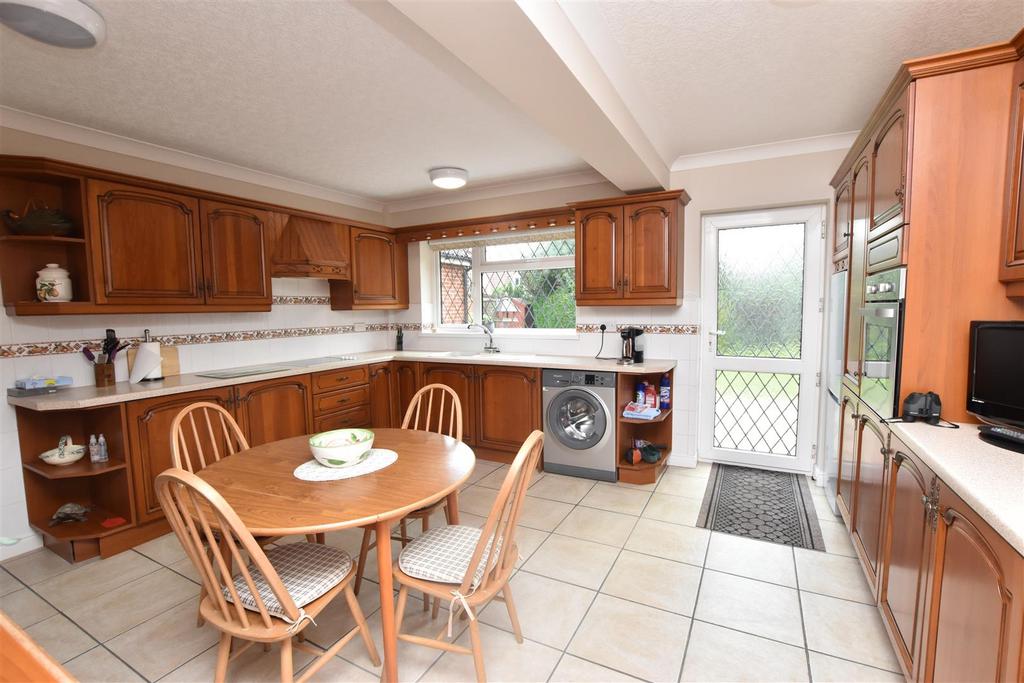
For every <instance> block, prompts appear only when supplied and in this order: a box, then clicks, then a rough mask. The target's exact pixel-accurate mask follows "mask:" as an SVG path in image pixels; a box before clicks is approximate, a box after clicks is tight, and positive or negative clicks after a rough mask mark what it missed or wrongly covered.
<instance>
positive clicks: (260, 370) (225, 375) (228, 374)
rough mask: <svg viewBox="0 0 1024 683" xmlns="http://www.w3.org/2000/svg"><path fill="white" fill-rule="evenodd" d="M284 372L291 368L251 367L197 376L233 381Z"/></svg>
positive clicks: (273, 366) (284, 366)
mask: <svg viewBox="0 0 1024 683" xmlns="http://www.w3.org/2000/svg"><path fill="white" fill-rule="evenodd" d="M282 370H291V367H290V366H287V365H250V366H248V367H244V368H228V369H226V370H210V371H208V372H197V373H196V375H198V376H199V377H211V378H213V379H233V378H235V377H248V376H249V375H263V374H266V373H268V372H281V371H282Z"/></svg>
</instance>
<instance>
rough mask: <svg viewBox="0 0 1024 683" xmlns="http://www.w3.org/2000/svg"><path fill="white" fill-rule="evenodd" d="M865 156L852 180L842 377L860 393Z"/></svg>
mask: <svg viewBox="0 0 1024 683" xmlns="http://www.w3.org/2000/svg"><path fill="white" fill-rule="evenodd" d="M868 170H869V164H868V160H867V157H863V158H861V159H860V160H859V161H858V162H857V163H856V164H855V165H854V170H853V176H852V180H851V183H852V184H851V189H850V196H851V214H850V216H851V221H850V228H851V232H850V277H849V289H848V290H847V295H846V296H847V305H846V350H845V355H844V358H845V373H844V380H845V381H846V382H847V384H849V385H851V386H852V387H854V388H855V390H857V391H858V392H859V389H860V375H861V367H862V363H861V346H862V344H863V339H864V329H863V328H864V314H863V313H862V312H861V309H862V308H864V259H865V254H866V252H867V237H868V236H867V231H868V222H869V220H870V209H869V202H868V175H869V173H868Z"/></svg>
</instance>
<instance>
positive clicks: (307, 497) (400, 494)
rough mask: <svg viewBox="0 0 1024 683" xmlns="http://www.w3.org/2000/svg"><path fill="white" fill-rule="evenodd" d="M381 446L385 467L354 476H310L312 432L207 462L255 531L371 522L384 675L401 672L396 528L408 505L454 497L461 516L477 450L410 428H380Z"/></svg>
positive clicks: (214, 480)
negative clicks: (299, 471)
mask: <svg viewBox="0 0 1024 683" xmlns="http://www.w3.org/2000/svg"><path fill="white" fill-rule="evenodd" d="M373 434H374V441H373V447H374V448H386V449H389V450H392V451H395V452H396V453H397V454H398V459H397V460H395V462H393V463H392V464H390V465H388V466H387V467H384V468H383V469H380V470H377V471H374V472H370V473H369V474H363V475H360V476H356V477H351V478H348V479H338V480H333V481H305V480H302V479H298V478H297V477H296V476H295V475H294V471H295V468H296V467H298V466H299V465H302V464H303V463H305V462H307V461H308V460H310V459H312V454H311V452H310V447H309V437H308V436H297V437H292V438H289V439H283V440H281V441H273V442H270V443H265V444H262V445H259V446H255V447H253V448H250V449H248V450H245V451H241V452H239V453H237V454H235V455H233V456H231V457H230V458H224V459H222V460H220V461H219V462H216V463H213V464H212V465H209V466H208V467H206V468H204V469H203V470H201V471H200V472H199V473H198V475H199V476H200V477H201V478H202V479H204V480H205V481H207V482H208V483H209V484H210V485H211V486H213V487H214V488H215V489H217V492H218V493H220V494H221V495H222V496H223V497H224V499H225V500H226V501H227V502H228V504H229V505H231V507H232V508H233V509H234V511H235V512H236V513H237V514H238V516H239V518H240V519H241V520H242V522H243V523H244V524H245V526H246V527H247V528H248V529H249V531H250V532H251V533H252V534H253V535H254V536H291V535H293V534H298V535H309V534H316V535H321V534H326V533H328V532H331V531H340V530H343V529H351V528H356V527H367V526H372V527H373V528H374V530H375V533H376V538H377V539H378V543H377V576H378V581H379V587H380V610H381V630H382V638H383V650H384V661H383V668H382V670H381V680H382V681H388V682H390V681H397V680H398V657H397V653H398V634H397V631H396V628H395V604H394V588H393V585H392V571H393V570H392V553H391V543H390V542H386V543H381V542H379V539H390V538H391V529H392V527H393V526H394V524H395V523H396V522H398V521H399V520H401V519H402V518H403V517H404V516H405V515H407V514H408V513H410V512H412V511H414V510H418V509H419V508H422V507H425V506H427V505H431V504H433V503H436V502H437V501H439V500H441V499H442V498H447V507H448V519H449V523H451V524H458V523H459V504H458V494H459V487H460V486H462V484H464V483H465V482H466V480H467V479H469V475H470V474H471V473H472V471H473V467H474V464H475V460H476V458H475V455H474V454H473V451H472V449H470V447H469V446H467V445H466V444H464V443H463V442H461V441H458V440H456V439H453V438H451V437H448V436H443V435H441V434H435V433H432V432H426V431H418V430H411V429H374V430H373Z"/></svg>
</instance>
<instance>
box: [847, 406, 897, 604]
mask: <svg viewBox="0 0 1024 683" xmlns="http://www.w3.org/2000/svg"><path fill="white" fill-rule="evenodd" d="M859 420H860V429H859V433H858V436H857V484H856V486H857V492H856V494H855V495H856V496H857V500H856V502H855V503H854V511H853V545H854V548H856V550H857V554H858V555H860V561H861V565H862V566H863V567H864V571H865V574H867V577H868V583H869V584H870V585H871V589H872V590H874V589H875V587H876V585H877V579H878V558H879V549H880V547H881V543H882V527H883V515H882V511H883V506H884V504H885V490H884V487H885V475H886V468H887V466H888V462H889V450H888V448H889V447H888V434H886V433H885V431H883V429H884V428H883V427H882V426H881V424H880V422H879V421H877V419H876V418H875V416H874V415H871V414H868V412H867V410H866V409H864V411H863V412H862V414H861V416H860V418H859ZM886 431H887V430H886Z"/></svg>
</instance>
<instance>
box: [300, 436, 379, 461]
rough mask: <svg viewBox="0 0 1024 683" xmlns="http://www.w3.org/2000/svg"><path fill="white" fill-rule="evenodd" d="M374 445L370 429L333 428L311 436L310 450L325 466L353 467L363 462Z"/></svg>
mask: <svg viewBox="0 0 1024 683" xmlns="http://www.w3.org/2000/svg"><path fill="white" fill-rule="evenodd" d="M372 447H373V432H371V431H370V430H369V429H333V430H331V431H329V432H321V433H320V434H314V435H313V436H311V437H309V450H311V451H312V452H313V457H314V458H316V461H317V462H318V463H320V464H321V465H323V466H324V467H351V466H352V465H356V464H359V463H361V462H362V461H363V460H365V459H366V456H368V455H369V454H370V449H371V448H372Z"/></svg>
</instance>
